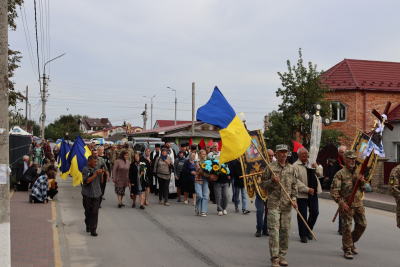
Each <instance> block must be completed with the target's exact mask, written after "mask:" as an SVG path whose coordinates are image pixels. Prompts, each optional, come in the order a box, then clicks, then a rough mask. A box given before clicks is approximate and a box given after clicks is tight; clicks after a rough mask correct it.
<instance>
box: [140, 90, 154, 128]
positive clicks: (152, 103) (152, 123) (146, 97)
mask: <svg viewBox="0 0 400 267" xmlns="http://www.w3.org/2000/svg"><path fill="white" fill-rule="evenodd" d="M143 97H146V98H151V129H153V97H156V95H153V96H143Z"/></svg>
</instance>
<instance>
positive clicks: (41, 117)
mask: <svg viewBox="0 0 400 267" xmlns="http://www.w3.org/2000/svg"><path fill="white" fill-rule="evenodd" d="M63 55H65V53H64V54H62V55H59V56H58V57H55V58H53V59H51V60H49V61H47V62H46V63H45V64H44V66H43V92H42V114H41V115H40V119H41V120H42V139H43V138H44V122H45V120H46V65H47V63H49V62H51V61H53V60H56V59H57V58H60V57H62V56H63Z"/></svg>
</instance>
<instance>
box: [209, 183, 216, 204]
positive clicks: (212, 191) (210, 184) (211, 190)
mask: <svg viewBox="0 0 400 267" xmlns="http://www.w3.org/2000/svg"><path fill="white" fill-rule="evenodd" d="M208 189H209V191H210V201H215V194H214V181H209V182H208Z"/></svg>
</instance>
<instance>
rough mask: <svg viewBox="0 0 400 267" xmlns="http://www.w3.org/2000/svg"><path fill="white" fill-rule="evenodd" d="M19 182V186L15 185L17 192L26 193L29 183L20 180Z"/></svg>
mask: <svg viewBox="0 0 400 267" xmlns="http://www.w3.org/2000/svg"><path fill="white" fill-rule="evenodd" d="M19 182H20V184H15V187H16V188H17V191H28V187H29V182H26V181H24V180H20V181H19Z"/></svg>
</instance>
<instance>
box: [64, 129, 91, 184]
mask: <svg viewBox="0 0 400 267" xmlns="http://www.w3.org/2000/svg"><path fill="white" fill-rule="evenodd" d="M91 154H92V153H91V152H90V150H89V148H88V147H87V146H86V145H85V142H83V140H82V138H81V137H80V136H79V135H78V137H77V138H76V139H75V142H74V145H73V146H72V148H71V151H70V152H69V155H68V162H69V163H70V166H71V167H70V170H69V174H70V175H71V176H72V178H73V181H72V185H73V186H77V185H78V184H81V183H82V180H83V179H82V170H83V168H84V167H85V166H86V165H87V158H88V157H89V156H90V155H91Z"/></svg>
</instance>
